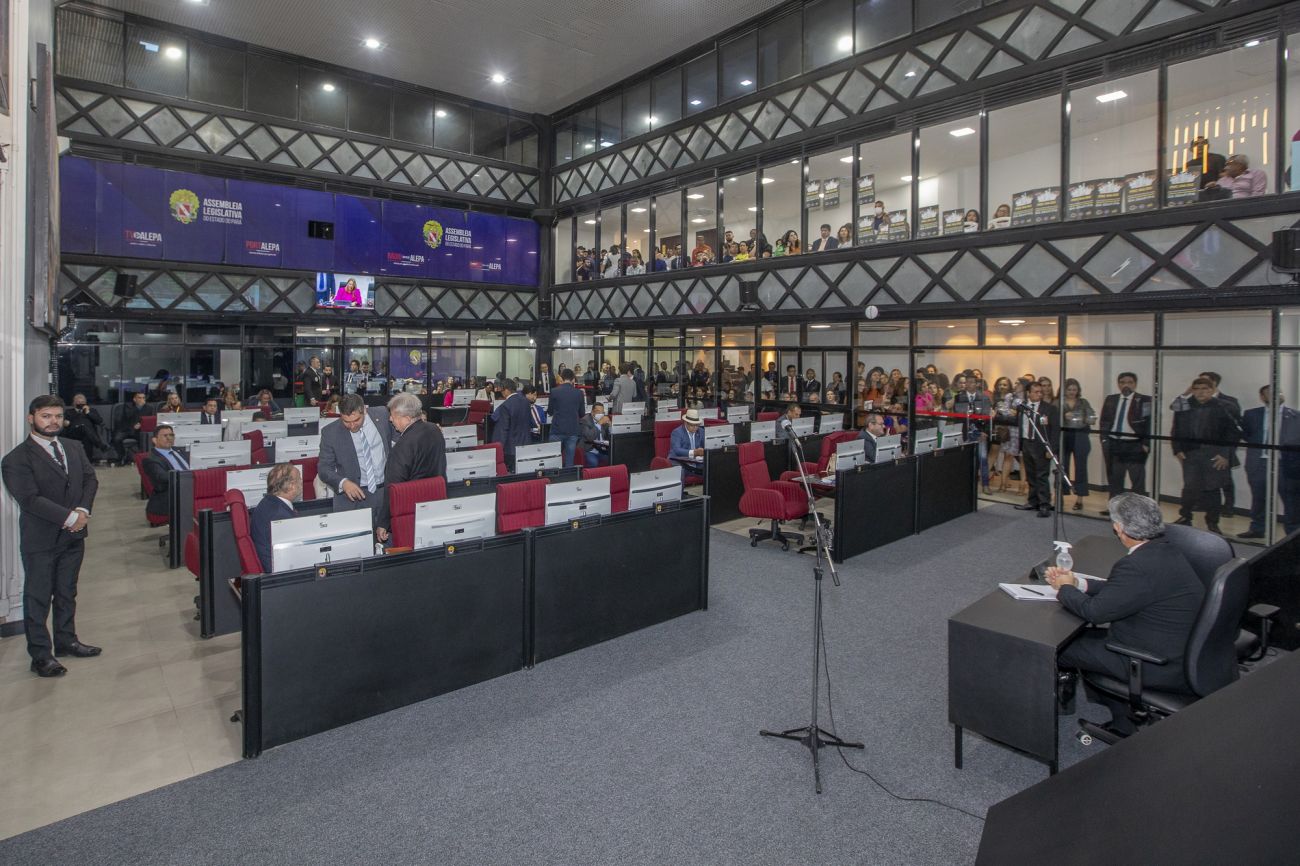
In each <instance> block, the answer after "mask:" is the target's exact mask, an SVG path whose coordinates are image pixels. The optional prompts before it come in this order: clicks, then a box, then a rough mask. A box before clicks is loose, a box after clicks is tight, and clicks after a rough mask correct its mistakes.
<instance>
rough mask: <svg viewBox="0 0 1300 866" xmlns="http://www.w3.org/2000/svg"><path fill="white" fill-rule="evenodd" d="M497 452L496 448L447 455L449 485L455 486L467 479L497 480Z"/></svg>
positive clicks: (454, 452)
mask: <svg viewBox="0 0 1300 866" xmlns="http://www.w3.org/2000/svg"><path fill="white" fill-rule="evenodd" d="M496 474H497V452H496V449H495V448H480V449H478V450H470V451H450V452H448V453H447V483H448V484H454V483H455V482H457V481H464V480H465V479H467V478H495V477H496Z"/></svg>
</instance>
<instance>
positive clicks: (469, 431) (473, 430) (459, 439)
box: [442, 424, 478, 451]
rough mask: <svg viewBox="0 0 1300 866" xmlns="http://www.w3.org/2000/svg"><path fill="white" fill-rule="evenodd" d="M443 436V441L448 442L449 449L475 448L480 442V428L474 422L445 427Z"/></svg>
mask: <svg viewBox="0 0 1300 866" xmlns="http://www.w3.org/2000/svg"><path fill="white" fill-rule="evenodd" d="M442 438H443V441H445V442H446V443H447V450H448V451H460V450H461V449H462V448H473V447H474V446H475V445H477V444H478V428H477V427H475V426H474V425H473V424H461V425H459V426H455V427H443V428H442Z"/></svg>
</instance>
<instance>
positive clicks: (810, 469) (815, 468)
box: [781, 430, 858, 484]
mask: <svg viewBox="0 0 1300 866" xmlns="http://www.w3.org/2000/svg"><path fill="white" fill-rule="evenodd" d="M857 438H858V434H857V432H856V431H853V430H836V431H835V432H834V433H827V434H826V436H825V438H823V439H822V452H821V455H820V456H819V457H818V458H817V462H816V463H810V462H805V463H804V464H803V471H804V474H805V475H815V476H817V477H821V476H823V475H825V474H826V467H827V466H828V465H830V462H831V455H832V454H834V453H835V446H836V445H838V444H839V443H841V442H848V441H850V440H852V439H857ZM781 480H782V481H793V482H794V483H795V484H798V483H799V473H798V472H796V471H795V470H793V469H791V470H790V471H788V472H782V473H781Z"/></svg>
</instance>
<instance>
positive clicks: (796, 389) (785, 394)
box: [779, 364, 803, 400]
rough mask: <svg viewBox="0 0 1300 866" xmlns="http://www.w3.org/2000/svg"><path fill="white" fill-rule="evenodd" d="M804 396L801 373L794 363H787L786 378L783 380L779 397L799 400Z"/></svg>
mask: <svg viewBox="0 0 1300 866" xmlns="http://www.w3.org/2000/svg"><path fill="white" fill-rule="evenodd" d="M802 396H803V380H802V379H800V378H799V373H798V371H797V370H796V369H795V366H794V364H786V365H785V378H784V379H782V380H781V391H780V397H779V399H782V400H798V399H800V398H801V397H802Z"/></svg>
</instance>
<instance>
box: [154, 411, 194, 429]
mask: <svg viewBox="0 0 1300 866" xmlns="http://www.w3.org/2000/svg"><path fill="white" fill-rule="evenodd" d="M158 423H159V424H170V425H172V427H190V426H196V425H199V424H202V423H203V413H202V412H163V413H162V414H161V415H159V416H158Z"/></svg>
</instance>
